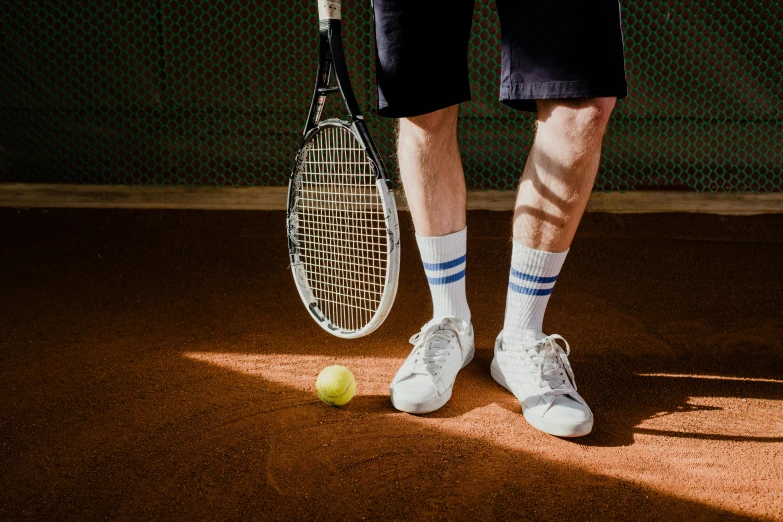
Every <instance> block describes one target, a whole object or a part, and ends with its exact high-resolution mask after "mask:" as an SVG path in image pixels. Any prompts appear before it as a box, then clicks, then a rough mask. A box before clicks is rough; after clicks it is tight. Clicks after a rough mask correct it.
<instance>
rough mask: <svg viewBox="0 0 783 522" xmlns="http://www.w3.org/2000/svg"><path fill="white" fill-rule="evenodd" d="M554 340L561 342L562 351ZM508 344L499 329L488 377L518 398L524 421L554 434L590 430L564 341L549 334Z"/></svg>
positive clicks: (587, 410)
mask: <svg viewBox="0 0 783 522" xmlns="http://www.w3.org/2000/svg"><path fill="white" fill-rule="evenodd" d="M558 340H560V341H563V342H564V343H565V351H563V347H562V346H561V345H560V344H558V342H557V341H558ZM511 344H512V343H509V344H506V343H505V342H504V340H503V332H502V331H501V332H500V334H499V335H498V338H497V340H496V341H495V357H494V358H493V359H492V365H491V366H490V370H491V372H492V378H493V379H495V380H496V381H497V382H498V384H500V385H501V386H503V387H504V388H506V389H507V390H508V391H510V392H511V393H513V394H514V395H515V396H516V397H517V399H519V402H520V404H521V405H522V414H523V415H524V416H525V420H527V422H528V423H530V425H531V426H533V427H534V428H536V429H538V430H541V431H543V432H545V433H549V434H550V435H555V436H557V437H581V436H583V435H587V434H588V433H590V431H591V430H592V429H593V412H591V411H590V408H589V407H588V406H587V403H586V402H585V400H584V399H583V398H582V397H581V396H580V395H579V394H578V393H576V382H575V381H574V372H573V371H572V370H571V364H570V363H569V362H568V354H569V353H571V348H570V347H569V346H568V343H567V342H566V340H565V339H563V338H562V337H561V336H559V335H549V336H546V337H544V338H543V339H533V338H531V337H527V339H526V340H525V341H523V342H515V343H513V345H511Z"/></svg>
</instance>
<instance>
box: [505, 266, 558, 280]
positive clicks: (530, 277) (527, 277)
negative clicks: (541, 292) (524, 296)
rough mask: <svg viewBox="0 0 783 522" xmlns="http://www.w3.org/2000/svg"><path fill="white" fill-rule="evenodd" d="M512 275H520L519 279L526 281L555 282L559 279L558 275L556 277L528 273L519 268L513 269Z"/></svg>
mask: <svg viewBox="0 0 783 522" xmlns="http://www.w3.org/2000/svg"><path fill="white" fill-rule="evenodd" d="M511 275H512V276H514V277H518V278H519V279H523V280H525V281H530V282H531V283H554V282H555V281H557V276H554V277H542V276H534V275H530V274H526V273H524V272H520V271H518V270H514V269H513V268H512V269H511Z"/></svg>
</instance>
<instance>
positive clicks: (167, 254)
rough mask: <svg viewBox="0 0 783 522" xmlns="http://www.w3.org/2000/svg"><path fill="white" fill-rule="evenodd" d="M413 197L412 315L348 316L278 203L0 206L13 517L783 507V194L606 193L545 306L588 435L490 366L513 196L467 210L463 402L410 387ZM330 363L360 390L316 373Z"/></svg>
mask: <svg viewBox="0 0 783 522" xmlns="http://www.w3.org/2000/svg"><path fill="white" fill-rule="evenodd" d="M401 219H402V227H401V228H402V229H403V230H404V236H403V241H402V249H403V250H402V257H403V269H402V273H401V281H400V290H399V293H398V295H397V301H396V304H395V307H394V309H393V311H392V313H391V316H390V317H389V319H388V320H387V321H386V323H385V324H384V325H383V326H382V327H381V329H380V330H378V331H377V332H376V333H374V334H373V335H371V336H369V337H366V338H363V339H360V340H353V341H345V340H340V339H337V338H334V337H330V336H329V335H328V334H326V333H325V332H323V331H322V330H321V329H320V328H319V327H318V326H317V325H316V324H315V323H314V322H313V321H312V320H311V319H310V318H309V315H308V314H307V313H306V311H305V309H304V307H303V306H302V304H301V302H300V301H299V297H298V295H297V293H296V290H295V288H294V284H293V281H292V277H291V274H290V272H289V270H288V256H287V248H286V242H285V238H284V214H283V213H282V212H219V211H212V212H199V211H141V210H139V211H132V210H49V211H44V210H13V209H0V244H1V245H2V246H1V247H0V382H2V393H0V419H2V420H0V518H2V519H20V518H29V519H43V518H55V519H106V518H108V519H125V520H131V519H133V520H137V519H149V518H163V519H172V518H173V519H188V520H191V519H317V520H342V519H361V518H367V519H397V520H417V519H430V518H433V519H434V518H442V519H444V520H449V519H471V518H475V519H479V518H481V519H485V520H486V519H491V518H495V519H501V520H513V519H523V518H524V519H535V520H573V519H592V520H607V519H625V520H629V519H630V520H634V519H661V520H676V519H688V520H706V519H710V520H711V519H721V520H729V519H745V518H748V519H782V518H783V403H782V402H781V400H783V314H782V313H781V312H782V311H783V306H781V301H782V300H783V275H781V271H782V269H783V216H774V217H773V216H758V217H718V216H703V215H677V214H674V215H624V216H619V215H608V214H588V215H587V216H586V217H585V220H584V222H583V225H582V227H581V229H580V231H579V233H578V235H577V239H576V241H575V243H574V245H573V248H572V250H571V253H570V255H569V259H568V261H567V263H566V265H565V268H564V270H563V272H562V274H561V276H560V279H559V280H558V285H557V287H556V289H555V292H554V294H553V297H552V299H551V301H550V306H549V312H548V314H547V317H546V320H545V329H546V330H547V331H549V332H550V333H560V334H562V335H563V336H564V337H565V338H566V339H567V340H568V341H569V342H570V344H571V346H572V356H571V358H570V359H571V362H572V364H573V366H574V370H575V374H576V379H577V384H578V386H579V391H580V392H581V393H582V394H583V395H584V397H585V398H586V399H587V401H588V403H589V404H590V405H591V407H592V408H593V410H594V412H595V415H596V424H595V430H594V432H593V433H592V434H591V435H590V436H588V437H585V438H583V439H579V440H563V439H557V438H554V437H551V436H547V435H544V434H542V433H539V432H537V431H535V430H534V429H532V428H531V427H529V426H528V425H527V424H526V423H525V421H524V420H523V418H522V416H521V414H520V409H519V404H518V403H517V401H516V400H515V399H514V397H512V396H511V395H510V394H508V393H507V392H505V391H504V390H503V389H502V388H501V387H500V386H498V385H497V384H495V383H494V381H493V380H492V379H491V377H490V375H489V363H490V361H491V357H492V346H493V340H494V336H495V335H496V334H497V332H498V330H499V329H500V327H501V323H502V318H503V307H504V304H505V288H506V282H507V271H508V263H509V256H510V244H509V242H508V232H509V228H510V227H509V221H510V213H501V212H497V213H493V212H485V211H475V212H471V213H469V216H468V237H469V243H468V279H467V288H468V297H469V300H470V303H471V307H472V310H473V317H474V325H475V328H476V332H477V337H476V341H477V346H476V347H477V356H476V359H475V361H474V362H473V363H471V364H470V365H469V366H468V367H467V368H466V369H465V370H464V371H462V372H461V373H460V375H459V377H458V379H457V383H456V387H455V392H454V396H453V398H452V400H451V402H449V403H448V404H447V405H446V407H444V408H443V409H442V410H440V411H438V412H436V413H434V414H430V415H427V416H421V417H415V416H411V415H407V414H403V413H399V412H397V411H395V410H394V409H393V408H392V406H391V403H390V401H389V397H388V383H389V381H390V379H391V377H392V376H393V374H394V373H395V371H396V368H397V366H398V365H399V364H400V362H401V361H402V360H403V359H404V357H405V356H406V355H407V354H408V352H409V349H410V345H409V344H408V342H407V341H408V337H409V336H410V335H412V334H413V333H415V332H416V331H417V330H418V329H419V328H420V326H421V325H422V323H423V322H424V321H425V320H426V319H428V313H429V310H430V304H429V295H428V293H427V287H426V280H425V277H424V273H423V270H422V268H421V266H420V261H419V259H418V254H417V251H416V245H415V242H414V241H413V233H412V231H411V226H410V220H409V216H408V215H407V214H402V215H401ZM333 363H341V364H345V365H346V366H348V367H350V368H351V369H352V370H353V372H354V373H355V375H356V377H357V380H358V382H359V394H358V396H357V397H356V398H355V399H354V400H353V401H352V402H351V403H350V404H349V405H348V406H347V407H345V408H342V409H337V408H330V407H327V406H325V405H323V404H322V403H321V402H320V401H319V400H318V399H317V397H316V395H315V393H314V389H313V385H314V381H315V377H316V375H317V373H318V371H319V370H320V369H321V368H322V367H324V366H326V365H328V364H333Z"/></svg>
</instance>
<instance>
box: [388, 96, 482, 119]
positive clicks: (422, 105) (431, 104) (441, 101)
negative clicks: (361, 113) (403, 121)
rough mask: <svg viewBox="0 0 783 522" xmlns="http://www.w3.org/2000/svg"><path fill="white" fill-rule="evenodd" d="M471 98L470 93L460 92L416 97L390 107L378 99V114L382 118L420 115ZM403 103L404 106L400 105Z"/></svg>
mask: <svg viewBox="0 0 783 522" xmlns="http://www.w3.org/2000/svg"><path fill="white" fill-rule="evenodd" d="M470 100H471V96H470V94H461V95H459V96H452V97H450V98H445V97H433V98H427V99H418V100H416V101H415V103H407V104H399V103H398V104H395V106H394V107H392V105H391V104H389V103H383V102H381V101H380V100H379V101H378V115H379V116H383V117H384V118H411V117H413V116H421V115H423V114H429V113H431V112H435V111H438V110H440V109H445V108H446V107H451V106H452V105H457V104H460V103H464V102H469V101H470ZM400 105H404V107H400Z"/></svg>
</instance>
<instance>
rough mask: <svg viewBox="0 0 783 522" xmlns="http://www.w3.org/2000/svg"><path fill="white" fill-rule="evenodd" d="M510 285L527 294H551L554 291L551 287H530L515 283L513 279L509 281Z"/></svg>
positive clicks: (513, 288)
mask: <svg viewBox="0 0 783 522" xmlns="http://www.w3.org/2000/svg"><path fill="white" fill-rule="evenodd" d="M508 287H509V288H510V289H512V290H513V291H515V292H517V293H519V294H526V295H549V294H551V293H552V289H551V288H528V287H527V286H519V285H515V284H514V283H512V282H511V281H509V282H508Z"/></svg>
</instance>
